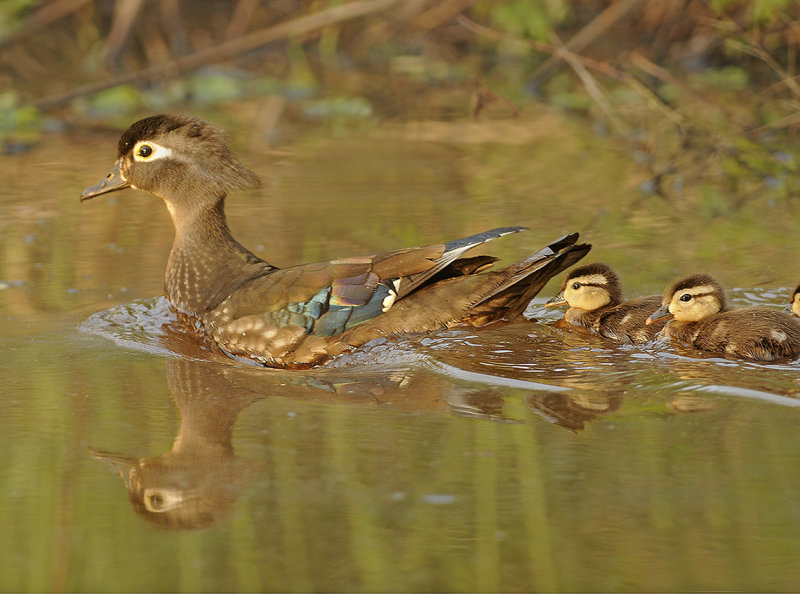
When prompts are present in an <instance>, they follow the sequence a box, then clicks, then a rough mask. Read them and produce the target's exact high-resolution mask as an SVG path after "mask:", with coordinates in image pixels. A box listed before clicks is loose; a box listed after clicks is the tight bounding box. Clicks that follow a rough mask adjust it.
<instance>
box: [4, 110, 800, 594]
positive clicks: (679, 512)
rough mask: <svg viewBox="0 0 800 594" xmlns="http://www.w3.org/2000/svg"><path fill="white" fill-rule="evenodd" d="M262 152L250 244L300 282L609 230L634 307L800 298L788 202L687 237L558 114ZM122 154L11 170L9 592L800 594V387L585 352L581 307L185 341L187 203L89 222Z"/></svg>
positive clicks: (763, 368) (515, 251)
mask: <svg viewBox="0 0 800 594" xmlns="http://www.w3.org/2000/svg"><path fill="white" fill-rule="evenodd" d="M234 136H235V138H236V141H237V142H236V144H237V147H238V148H240V150H241V151H242V152H243V153H244V155H245V157H244V158H245V161H246V162H248V163H249V164H250V165H251V166H252V167H253V169H255V170H256V171H257V172H258V173H259V175H261V176H262V178H263V179H264V184H263V187H262V188H261V189H260V190H256V191H251V192H246V193H245V192H242V193H239V194H236V195H234V196H232V197H231V198H230V199H229V201H228V205H229V206H228V215H229V222H230V224H231V227H232V228H233V230H234V233H235V234H236V236H237V238H238V239H240V240H241V241H242V242H243V243H244V244H245V245H247V246H248V247H250V248H251V249H253V250H254V251H255V252H256V253H258V254H259V255H260V256H262V257H264V258H266V259H267V260H269V261H270V262H271V263H273V264H275V265H278V266H286V265H291V264H296V263H300V262H304V261H305V262H308V261H313V260H317V259H330V258H336V257H343V256H349V255H358V254H363V253H373V252H375V251H379V250H385V249H390V248H396V247H402V246H406V245H413V244H422V243H426V242H431V243H432V242H439V241H441V240H449V239H453V238H457V237H460V236H463V235H467V234H471V233H476V232H479V231H482V230H484V229H489V228H493V227H498V226H507V225H518V224H522V225H527V226H529V227H530V228H531V231H529V232H527V233H520V234H517V235H513V236H509V237H506V238H503V239H500V240H498V241H496V242H494V244H493V245H490V246H489V247H487V249H486V250H484V251H486V252H489V253H493V254H496V255H499V256H501V257H502V258H503V259H504V260H505V261H510V260H511V259H512V258H521V257H523V256H524V255H526V254H527V253H529V252H532V251H534V250H535V249H538V248H539V247H540V246H541V245H543V244H544V243H546V242H547V241H549V240H551V239H554V238H555V237H557V236H559V235H561V234H563V233H566V232H570V231H574V230H576V231H580V232H581V233H582V236H583V238H584V239H585V240H587V241H590V242H592V243H593V244H594V245H595V248H594V250H593V252H592V253H591V254H590V255H589V256H588V258H587V261H590V260H603V261H606V262H608V263H610V264H611V265H612V266H614V267H615V268H616V269H617V271H618V273H619V274H620V276H621V277H622V279H623V283H624V288H625V290H626V293H627V294H628V295H631V296H634V295H638V294H645V293H659V292H661V290H662V289H663V287H664V285H665V284H666V283H667V282H669V281H670V280H671V279H672V278H673V277H674V276H676V275H678V274H681V273H684V272H692V271H701V270H702V271H710V272H713V273H714V274H715V275H716V276H718V277H719V278H720V279H721V280H722V281H723V282H724V283H725V284H726V285H727V286H728V287H730V295H731V297H732V299H733V301H734V303H736V304H739V305H743V304H754V303H755V304H763V305H768V306H773V307H783V306H784V305H785V304H786V303H787V301H788V296H789V292H790V290H791V288H793V287H794V286H795V285H796V284H797V283H798V281H800V270H798V268H797V267H796V264H795V262H796V258H795V254H796V253H797V250H798V247H799V246H798V240H797V234H796V233H795V232H794V230H796V229H797V224H798V214H797V213H796V212H795V210H794V209H793V208H792V205H791V204H790V203H786V204H781V203H778V204H774V203H767V202H766V201H765V202H763V203H760V202H758V201H756V202H754V203H752V204H748V205H746V206H745V207H744V208H743V209H740V210H737V211H732V212H723V213H722V214H719V213H717V215H714V216H710V215H708V214H707V213H706V214H703V212H699V213H697V214H696V215H693V214H692V212H693V211H692V209H690V208H687V209H684V210H683V211H682V212H681V213H680V215H679V216H677V215H676V214H675V212H674V208H673V206H672V205H670V204H668V203H665V202H664V201H662V200H660V199H659V198H657V197H654V196H650V195H645V194H642V193H641V192H640V191H639V189H638V187H639V185H640V184H641V182H642V181H643V177H642V174H641V172H640V171H639V170H638V169H637V168H636V166H635V164H634V163H633V162H632V159H631V158H630V155H629V154H627V153H626V151H625V150H624V149H622V148H620V147H619V145H616V144H614V143H613V142H612V141H611V140H609V139H604V138H598V137H596V136H594V135H593V134H592V133H591V132H590V131H587V130H586V129H585V127H584V126H583V125H581V124H580V123H576V122H571V121H568V120H565V119H564V118H562V117H561V116H559V115H558V114H555V113H542V114H540V115H538V116H536V118H535V119H525V120H523V121H521V122H520V121H518V122H514V123H513V124H512V125H510V126H509V125H508V123H507V122H484V123H476V122H467V123H458V122H452V123H435V124H413V125H412V124H405V125H401V124H383V125H376V126H374V127H373V128H370V129H366V130H365V129H360V130H358V131H353V132H349V133H348V132H344V131H343V130H342V129H341V128H337V129H331V130H328V129H326V128H324V127H320V128H319V129H313V130H306V131H301V132H298V133H297V134H295V135H294V136H293V137H292V138H291V140H287V141H285V142H284V143H283V144H282V145H280V146H279V147H277V149H278V150H271V151H268V150H267V148H266V147H265V146H263V145H262V144H260V143H259V141H258V140H257V139H256V140H253V139H252V138H251V137H250V136H248V135H247V134H245V129H244V127H242V128H241V129H239V130H236V129H235V130H234ZM115 143H116V134H115V133H108V134H102V133H94V134H88V133H87V134H86V135H79V136H78V138H75V137H70V136H69V135H66V134H65V135H53V136H49V137H47V138H46V142H45V143H43V144H42V145H41V146H39V147H37V148H36V149H34V150H33V151H31V152H29V153H26V154H23V155H18V156H5V157H3V158H2V168H0V182H1V185H2V187H3V192H2V196H0V212H2V217H1V218H0V231H2V234H1V235H0V282H1V283H2V284H0V287H2V288H1V289H0V319H1V320H2V332H1V333H0V345H2V352H3V357H2V359H0V377H2V380H3V390H2V393H3V398H2V400H1V401H0V409H2V410H1V411H0V424H2V435H3V443H4V446H5V447H4V456H3V462H2V472H0V477H1V478H0V481H2V490H3V493H5V497H3V498H2V500H1V501H2V503H0V527H1V528H2V533H3V534H4V535H5V538H4V539H3V540H2V544H0V548H2V554H0V587H2V588H3V589H5V590H129V591H134V590H176V591H207V590H220V591H232V590H286V591H301V590H302V591H307V590H328V591H337V590H369V591H378V590H395V591H397V590H416V591H426V590H455V591H471V590H480V591H504V590H548V591H559V590H560V591H575V590H654V589H657V590H705V589H714V590H717V589H725V590H794V589H796V588H797V587H798V586H800V569H798V565H797V562H796V560H797V558H798V556H800V536H798V535H800V472H798V468H800V437H798V436H799V435H800V432H798V431H797V424H798V421H799V420H800V398H798V397H797V393H798V389H799V388H800V385H799V382H798V380H800V364H797V363H786V364H756V363H749V362H741V361H733V360H728V359H724V358H715V357H696V356H691V355H687V354H686V353H685V352H679V351H677V350H675V349H674V348H672V347H670V346H669V345H666V344H661V343H653V344H649V345H644V346H642V347H632V346H624V345H615V344H612V343H609V342H606V341H603V340H600V339H596V338H594V337H592V336H586V335H583V334H579V333H574V334H567V333H564V332H562V331H559V330H556V329H554V328H551V327H550V326H548V325H547V322H548V321H552V320H555V319H556V318H557V317H558V314H559V312H557V311H552V310H550V309H548V310H545V309H544V307H543V303H544V301H545V300H546V299H547V298H548V297H550V296H552V295H553V294H554V293H555V292H556V291H557V288H558V287H557V282H553V283H551V284H550V285H549V286H548V287H547V289H546V290H545V291H544V292H543V293H542V294H541V295H540V296H539V297H537V298H536V299H535V300H534V302H533V303H532V304H531V306H530V307H529V309H528V312H527V313H528V316H529V317H532V318H537V319H538V320H539V321H524V320H523V321H520V322H518V323H514V324H510V325H507V326H503V327H494V328H490V329H486V330H482V331H474V330H458V329H454V330H449V331H442V332H437V333H433V334H431V335H428V336H422V337H408V338H403V339H399V340H390V341H385V342H383V343H379V344H375V345H372V346H371V347H370V348H369V349H365V350H364V351H363V352H361V353H358V354H356V355H352V356H348V357H346V358H345V359H344V360H343V361H341V362H339V363H338V364H337V365H333V366H330V367H329V368H326V369H322V370H316V371H310V372H291V373H289V372H282V371H273V370H264V369H254V368H249V367H243V366H240V365H237V364H235V363H232V362H230V361H227V360H224V359H222V358H220V357H219V356H217V355H213V354H211V353H208V352H204V351H203V350H201V349H199V348H197V347H196V346H195V345H194V344H193V343H192V342H191V341H189V340H187V339H186V337H183V336H181V335H179V334H175V333H174V332H171V331H170V330H169V329H168V326H169V322H170V320H171V314H170V312H169V310H168V307H167V304H166V302H165V300H164V299H163V298H161V297H160V295H161V294H162V285H163V270H164V266H165V263H166V259H167V254H168V251H169V246H170V242H171V237H172V230H171V225H170V221H169V217H168V215H167V213H166V211H165V209H164V207H163V205H162V204H161V203H160V202H159V201H158V200H156V199H154V198H152V197H150V196H148V195H146V194H143V193H140V192H135V191H132V190H128V191H125V192H118V193H115V194H112V195H109V196H107V197H105V198H98V199H95V200H93V201H91V202H89V203H85V204H82V205H81V204H79V203H78V196H79V194H80V191H81V190H82V189H83V188H84V187H86V186H88V185H90V184H93V183H95V182H96V181H97V180H98V179H100V177H102V176H103V175H104V174H105V173H106V171H107V170H108V168H109V167H110V165H111V163H112V160H113V157H114V148H115ZM273 148H275V147H273ZM690 192H691V189H689V190H687V194H689V193H690ZM691 198H692V196H691V195H689V196H688V197H687V200H689V199H691ZM165 324H166V327H165Z"/></svg>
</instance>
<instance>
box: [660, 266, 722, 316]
mask: <svg viewBox="0 0 800 594" xmlns="http://www.w3.org/2000/svg"><path fill="white" fill-rule="evenodd" d="M724 309H725V291H724V290H723V288H722V285H720V284H719V283H718V282H717V281H716V280H714V278H712V277H711V276H709V275H707V274H693V275H691V276H687V277H685V278H681V279H679V280H677V281H675V282H674V283H672V284H671V285H670V286H669V287H667V290H666V291H664V298H663V299H662V301H661V307H660V308H658V309H657V310H656V311H655V312H654V313H653V315H651V316H650V317H649V318H648V319H647V323H648V324H649V323H651V322H653V321H655V320H657V319H659V318H664V317H667V316H671V317H672V318H674V319H675V320H677V321H679V322H698V321H700V320H702V319H704V318H707V317H709V316H712V315H714V314H715V313H719V312H720V311H723V310H724Z"/></svg>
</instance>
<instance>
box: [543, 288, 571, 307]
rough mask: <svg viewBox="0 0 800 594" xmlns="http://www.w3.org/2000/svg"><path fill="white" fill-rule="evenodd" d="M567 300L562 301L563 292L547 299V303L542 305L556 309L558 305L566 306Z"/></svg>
mask: <svg viewBox="0 0 800 594" xmlns="http://www.w3.org/2000/svg"><path fill="white" fill-rule="evenodd" d="M566 304H567V300H566V299H564V292H563V291H562V292H561V293H559V294H558V295H556V296H555V297H553V298H551V299H549V300H548V301H547V303H545V304H544V306H545V307H558V306H559V305H566Z"/></svg>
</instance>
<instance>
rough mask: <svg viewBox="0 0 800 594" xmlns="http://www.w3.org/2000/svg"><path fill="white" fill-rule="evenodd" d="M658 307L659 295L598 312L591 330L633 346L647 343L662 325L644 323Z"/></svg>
mask: <svg viewBox="0 0 800 594" xmlns="http://www.w3.org/2000/svg"><path fill="white" fill-rule="evenodd" d="M660 305H661V296H660V295H648V296H646V297H638V298H636V299H631V300H629V301H625V302H624V303H620V304H619V305H615V306H612V307H608V308H604V309H602V310H598V311H597V312H596V313H597V316H596V319H595V320H594V323H593V325H592V328H593V329H594V330H595V332H597V333H599V334H601V335H602V336H605V337H606V338H611V339H613V340H618V341H622V342H632V343H633V344H640V343H643V342H647V341H648V340H652V339H653V337H655V335H656V334H657V333H658V332H659V331H660V330H661V328H662V327H663V324H649V325H648V324H647V323H646V322H647V318H648V316H649V315H650V314H652V313H653V312H654V311H655V310H657V309H658V307H659V306H660Z"/></svg>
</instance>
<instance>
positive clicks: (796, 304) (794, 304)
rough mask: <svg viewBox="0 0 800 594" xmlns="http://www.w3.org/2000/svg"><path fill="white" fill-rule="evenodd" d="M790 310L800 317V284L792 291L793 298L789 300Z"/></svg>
mask: <svg viewBox="0 0 800 594" xmlns="http://www.w3.org/2000/svg"><path fill="white" fill-rule="evenodd" d="M788 309H789V312H790V313H791V314H792V315H793V316H795V317H797V318H800V285H798V286H797V288H796V289H795V290H794V292H793V293H792V299H791V301H789V308H788Z"/></svg>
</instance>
